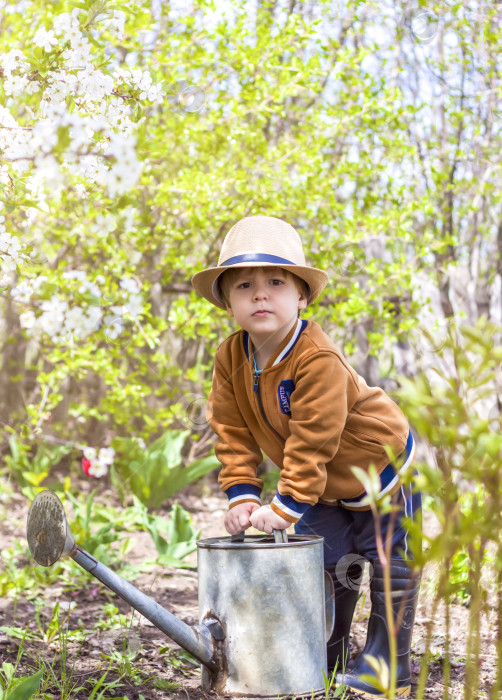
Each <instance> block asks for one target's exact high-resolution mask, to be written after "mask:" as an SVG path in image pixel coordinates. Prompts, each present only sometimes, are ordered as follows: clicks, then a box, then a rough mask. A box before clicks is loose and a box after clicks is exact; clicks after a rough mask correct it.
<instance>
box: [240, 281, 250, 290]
mask: <svg viewBox="0 0 502 700" xmlns="http://www.w3.org/2000/svg"><path fill="white" fill-rule="evenodd" d="M250 284H251V282H241V283H240V284H238V285H237V289H247V288H248V286H249V285H250Z"/></svg>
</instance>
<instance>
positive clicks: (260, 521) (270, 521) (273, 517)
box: [250, 506, 291, 535]
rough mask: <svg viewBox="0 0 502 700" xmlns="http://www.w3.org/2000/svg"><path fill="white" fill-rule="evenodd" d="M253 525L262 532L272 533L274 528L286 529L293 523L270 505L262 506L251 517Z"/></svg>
mask: <svg viewBox="0 0 502 700" xmlns="http://www.w3.org/2000/svg"><path fill="white" fill-rule="evenodd" d="M250 521H251V525H252V526H253V527H255V528H256V529H257V530H260V531H261V532H266V533H267V534H268V535H271V534H272V530H286V529H287V528H288V527H289V526H290V525H291V523H290V522H289V520H285V519H284V518H281V516H280V515H277V513H274V511H273V510H272V509H271V508H270V506H261V508H258V509H257V510H255V511H254V513H253V514H252V515H251V517H250Z"/></svg>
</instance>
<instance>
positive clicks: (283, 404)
mask: <svg viewBox="0 0 502 700" xmlns="http://www.w3.org/2000/svg"><path fill="white" fill-rule="evenodd" d="M294 390H295V383H294V381H293V380H292V379H285V380H284V381H282V382H281V383H280V384H279V389H278V392H277V393H278V394H279V406H280V408H281V412H282V413H284V414H285V415H286V416H290V415H291V406H290V405H289V397H290V396H291V394H292V393H293V391H294Z"/></svg>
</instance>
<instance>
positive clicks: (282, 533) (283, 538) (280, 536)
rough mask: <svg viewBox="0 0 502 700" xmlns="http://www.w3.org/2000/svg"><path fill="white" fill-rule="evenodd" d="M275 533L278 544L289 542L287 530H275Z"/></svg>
mask: <svg viewBox="0 0 502 700" xmlns="http://www.w3.org/2000/svg"><path fill="white" fill-rule="evenodd" d="M273 532H274V540H275V541H276V543H279V542H287V541H288V533H287V532H286V530H274V531H273Z"/></svg>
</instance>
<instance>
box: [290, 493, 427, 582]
mask: <svg viewBox="0 0 502 700" xmlns="http://www.w3.org/2000/svg"><path fill="white" fill-rule="evenodd" d="M392 499H393V502H395V503H396V504H397V505H398V506H399V513H398V514H397V517H396V515H394V516H393V519H394V523H393V529H392V555H391V557H392V558H393V559H403V558H406V557H407V556H411V554H410V552H409V549H408V531H407V529H406V527H405V525H404V523H403V522H402V520H403V518H404V517H408V518H410V519H413V520H415V519H416V518H417V517H419V515H420V512H421V508H422V498H421V494H420V493H413V492H412V488H411V486H406V487H405V486H401V487H400V489H399V491H397V492H396V493H395V494H394V495H393V497H392ZM390 518H391V516H390V514H387V515H383V516H382V518H381V519H382V535H383V539H384V543H385V538H386V535H387V531H388V528H389V521H390ZM295 532H296V533H298V534H301V535H321V536H322V537H324V568H325V569H328V570H329V569H331V568H333V567H334V566H335V565H336V564H337V563H338V562H339V561H340V560H341V559H342V558H347V556H348V555H356V556H357V557H364V559H368V560H371V559H378V552H377V548H376V535H375V521H374V518H373V513H372V512H371V510H363V511H353V510H347V509H346V508H343V507H342V506H335V505H333V506H330V505H324V504H322V503H317V504H316V505H314V506H311V507H310V508H309V509H308V510H307V511H306V512H305V514H304V515H303V517H302V518H301V520H299V521H298V522H297V523H296V525H295Z"/></svg>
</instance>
